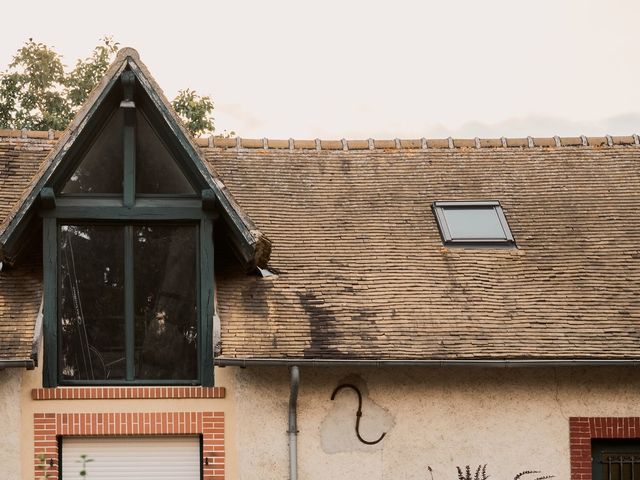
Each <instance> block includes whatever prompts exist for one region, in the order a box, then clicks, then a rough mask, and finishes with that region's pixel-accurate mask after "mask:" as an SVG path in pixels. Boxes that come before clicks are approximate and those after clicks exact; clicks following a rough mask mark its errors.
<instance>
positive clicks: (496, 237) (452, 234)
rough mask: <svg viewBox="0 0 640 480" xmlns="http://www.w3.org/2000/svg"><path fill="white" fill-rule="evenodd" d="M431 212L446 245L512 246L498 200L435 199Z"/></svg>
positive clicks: (511, 238) (512, 240)
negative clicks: (436, 200) (437, 200)
mask: <svg viewBox="0 0 640 480" xmlns="http://www.w3.org/2000/svg"><path fill="white" fill-rule="evenodd" d="M433 211H434V213H435V215H436V219H437V220H438V227H439V228H440V233H441V234H442V240H443V242H444V244H445V245H467V246H512V245H515V241H514V239H513V235H512V234H511V230H510V229H509V225H508V224H507V219H506V218H505V216H504V212H503V211H502V207H501V206H500V202H498V201H473V202H469V201H461V202H434V203H433Z"/></svg>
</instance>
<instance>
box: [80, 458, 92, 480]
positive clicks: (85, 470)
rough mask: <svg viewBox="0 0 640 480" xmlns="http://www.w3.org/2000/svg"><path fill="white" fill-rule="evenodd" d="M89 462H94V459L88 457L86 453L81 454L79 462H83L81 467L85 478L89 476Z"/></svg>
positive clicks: (81, 473)
mask: <svg viewBox="0 0 640 480" xmlns="http://www.w3.org/2000/svg"><path fill="white" fill-rule="evenodd" d="M89 462H93V459H91V458H89V457H87V456H86V455H80V460H79V461H78V463H80V464H82V468H81V469H80V476H81V477H83V478H84V477H86V476H87V463H89Z"/></svg>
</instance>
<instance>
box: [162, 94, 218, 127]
mask: <svg viewBox="0 0 640 480" xmlns="http://www.w3.org/2000/svg"><path fill="white" fill-rule="evenodd" d="M171 104H172V105H173V108H174V110H175V111H176V113H177V114H178V115H180V118H182V121H183V122H184V124H185V126H186V127H187V130H189V131H190V132H191V133H192V134H193V135H202V134H205V133H213V131H214V126H213V117H212V116H211V112H212V111H213V101H212V100H211V98H210V97H208V96H204V97H201V96H200V95H198V94H197V93H196V92H194V91H193V90H190V89H188V88H187V89H185V90H180V91H179V92H178V95H177V96H176V98H175V99H174V100H173V102H171Z"/></svg>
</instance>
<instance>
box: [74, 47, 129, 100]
mask: <svg viewBox="0 0 640 480" xmlns="http://www.w3.org/2000/svg"><path fill="white" fill-rule="evenodd" d="M119 45H120V44H119V43H118V42H114V41H113V38H111V37H104V38H103V39H102V44H100V45H98V46H97V47H96V48H94V49H93V53H92V54H91V56H90V57H88V58H86V59H84V60H78V61H77V62H76V66H75V68H74V69H73V70H72V71H71V72H69V74H68V75H67V77H66V79H65V84H66V87H67V100H68V101H69V104H70V105H71V107H72V108H74V109H77V108H78V107H80V106H81V105H82V103H83V102H84V101H85V100H86V98H87V97H88V96H89V93H90V92H91V90H93V87H95V86H96V85H97V84H98V81H100V79H101V78H102V76H103V75H104V74H105V72H106V71H107V68H109V64H110V63H111V59H112V57H113V55H114V54H115V53H116V52H117V51H118V47H119Z"/></svg>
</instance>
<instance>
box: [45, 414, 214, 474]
mask: <svg viewBox="0 0 640 480" xmlns="http://www.w3.org/2000/svg"><path fill="white" fill-rule="evenodd" d="M33 431H34V467H35V474H34V478H35V479H36V480H37V479H44V478H45V475H46V478H47V479H49V480H58V458H59V451H58V438H59V437H61V436H62V437H65V436H111V435H114V436H115V435H117V436H134V435H135V436H141V435H202V450H203V458H202V462H203V473H204V476H203V478H204V480H224V478H225V475H224V473H225V447H224V440H225V439H224V412H144V413H143V412H128V413H114V412H105V413H35V414H34V415H33Z"/></svg>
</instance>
